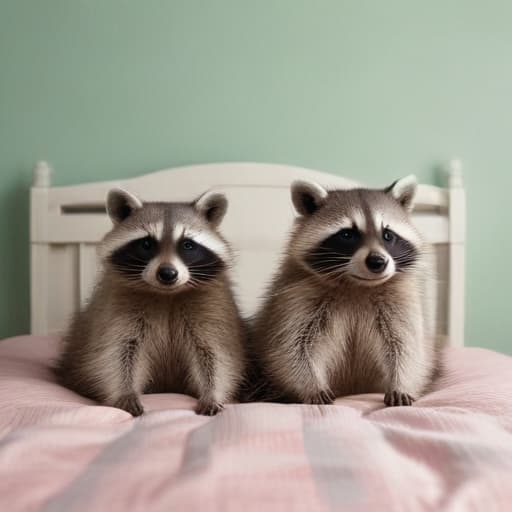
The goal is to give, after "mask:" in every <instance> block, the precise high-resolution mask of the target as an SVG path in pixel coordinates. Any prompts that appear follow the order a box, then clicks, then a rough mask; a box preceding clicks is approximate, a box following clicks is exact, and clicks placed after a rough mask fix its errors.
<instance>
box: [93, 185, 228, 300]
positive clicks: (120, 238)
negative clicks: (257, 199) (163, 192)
mask: <svg viewBox="0 0 512 512" xmlns="http://www.w3.org/2000/svg"><path fill="white" fill-rule="evenodd" d="M226 209H227V200H226V198H225V197H224V196H223V195H221V194H208V193H207V194H205V195H203V196H201V197H200V198H199V199H198V200H196V201H195V202H193V203H142V202H141V201H140V199H138V198H137V197H136V196H134V195H132V194H130V193H129V192H126V191H124V190H120V189H114V190H111V191H110V192H109V194H108V197H107V213H108V215H109V216H110V218H111V220H112V222H113V224H114V227H113V229H112V231H110V233H108V234H107V235H106V236H105V238H104V239H103V242H102V245H101V247H100V254H101V257H102V259H103V261H104V263H105V265H106V266H107V268H108V269H110V270H111V271H112V272H114V274H115V275H116V277H117V278H119V279H120V280H122V282H123V283H124V284H125V285H127V286H130V287H132V288H134V289H143V290H153V291H160V292H162V293H175V292H177V291H181V290H185V289H192V288H197V287H199V286H201V285H204V284H205V283H208V282H209V281H211V280H213V279H215V278H216V277H217V276H218V274H219V273H220V272H222V271H223V270H224V269H225V268H226V267H227V266H228V263H229V260H230V258H231V253H230V248H229V246H228V244H227V242H226V241H225V240H224V239H223V238H222V236H221V235H220V233H219V232H218V231H217V229H216V228H217V226H218V225H219V224H220V222H221V220H222V218H223V217H224V215H225V213H226Z"/></svg>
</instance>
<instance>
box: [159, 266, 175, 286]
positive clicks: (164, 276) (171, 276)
mask: <svg viewBox="0 0 512 512" xmlns="http://www.w3.org/2000/svg"><path fill="white" fill-rule="evenodd" d="M156 277H157V279H158V280H159V281H160V282H161V283H162V284H172V283H174V282H175V281H176V278H177V277H178V271H177V270H176V269H175V268H174V267H171V265H160V267H158V270H157V272H156Z"/></svg>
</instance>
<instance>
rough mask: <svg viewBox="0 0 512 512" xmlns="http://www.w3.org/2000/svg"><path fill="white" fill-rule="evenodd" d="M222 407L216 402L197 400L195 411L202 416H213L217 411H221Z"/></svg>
mask: <svg viewBox="0 0 512 512" xmlns="http://www.w3.org/2000/svg"><path fill="white" fill-rule="evenodd" d="M222 409H223V407H222V404H219V403H217V402H212V401H202V400H199V402H197V405H196V408H195V411H196V413H197V414H201V415H202V416H215V415H216V414H217V413H218V412H220V411H222Z"/></svg>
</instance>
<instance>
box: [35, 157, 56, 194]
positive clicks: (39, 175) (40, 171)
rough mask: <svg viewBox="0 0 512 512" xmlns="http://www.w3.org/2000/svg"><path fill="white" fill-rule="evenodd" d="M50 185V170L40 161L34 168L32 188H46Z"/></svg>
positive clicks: (46, 164)
mask: <svg viewBox="0 0 512 512" xmlns="http://www.w3.org/2000/svg"><path fill="white" fill-rule="evenodd" d="M51 184H52V169H51V167H50V166H49V165H48V163H47V162H45V161H44V160H40V161H39V162H37V163H36V165H35V166H34V174H33V178H32V186H33V187H37V188H48V187H50V186H51Z"/></svg>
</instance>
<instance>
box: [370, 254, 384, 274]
mask: <svg viewBox="0 0 512 512" xmlns="http://www.w3.org/2000/svg"><path fill="white" fill-rule="evenodd" d="M365 263H366V266H367V267H368V270H369V271H370V272H373V273H374V274H380V273H381V272H384V269H385V268H386V267H387V265H388V260H387V259H386V258H384V256H382V255H381V254H378V253H374V252H371V253H370V254H368V257H367V258H366V262H365Z"/></svg>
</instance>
